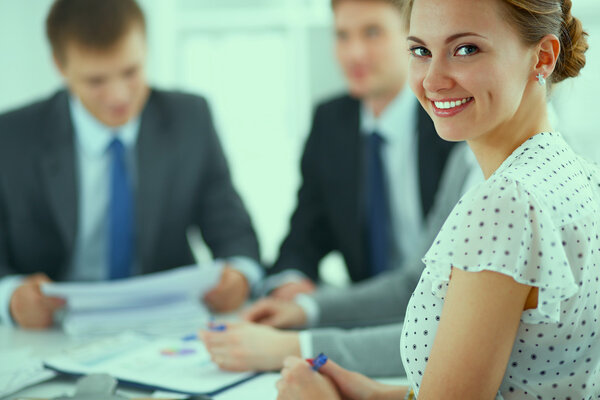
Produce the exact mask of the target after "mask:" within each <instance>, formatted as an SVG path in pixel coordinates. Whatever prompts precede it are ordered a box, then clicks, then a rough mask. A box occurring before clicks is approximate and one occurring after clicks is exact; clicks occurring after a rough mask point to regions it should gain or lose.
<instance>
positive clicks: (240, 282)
mask: <svg viewBox="0 0 600 400" xmlns="http://www.w3.org/2000/svg"><path fill="white" fill-rule="evenodd" d="M249 294H250V286H249V285H248V281H247V280H246V277H245V276H244V275H243V274H242V273H241V272H239V271H236V270H235V269H233V268H231V267H228V266H225V268H223V274H222V275H221V280H220V281H219V283H218V284H217V286H215V287H214V288H213V289H212V290H211V291H209V292H208V293H207V294H206V295H205V296H204V302H205V303H206V305H207V306H208V307H209V308H211V309H212V310H213V311H216V312H230V311H233V310H236V309H237V308H238V307H240V306H241V305H242V304H244V302H245V301H246V299H247V298H248V295H249Z"/></svg>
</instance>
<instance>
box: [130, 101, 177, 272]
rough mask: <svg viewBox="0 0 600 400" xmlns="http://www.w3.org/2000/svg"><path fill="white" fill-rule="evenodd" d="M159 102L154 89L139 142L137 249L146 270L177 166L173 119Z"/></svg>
mask: <svg viewBox="0 0 600 400" xmlns="http://www.w3.org/2000/svg"><path fill="white" fill-rule="evenodd" d="M159 102H160V97H159V95H157V93H156V92H154V91H153V92H152V93H151V95H150V97H149V99H148V103H147V104H146V107H145V109H144V111H143V113H142V120H141V124H140V132H139V135H138V139H137V144H136V159H137V174H138V186H137V191H136V227H137V232H136V233H137V241H136V244H137V246H136V250H137V254H138V258H137V259H138V260H139V262H140V266H141V268H142V271H143V270H144V267H145V266H146V265H147V264H148V260H150V259H151V257H152V249H153V242H154V238H155V237H156V233H157V230H158V229H159V227H160V218H161V215H162V214H163V212H162V207H163V203H164V199H165V195H166V192H167V191H168V190H167V187H168V183H169V177H170V176H171V173H172V171H173V170H174V165H175V160H174V152H173V151H171V148H172V147H173V146H175V143H174V141H175V140H176V138H175V137H174V136H173V135H169V122H168V120H167V118H166V116H165V115H164V113H163V109H162V108H161V107H160V104H159Z"/></svg>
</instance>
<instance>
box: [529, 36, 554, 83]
mask: <svg viewBox="0 0 600 400" xmlns="http://www.w3.org/2000/svg"><path fill="white" fill-rule="evenodd" d="M559 54H560V41H559V40H558V38H557V37H556V35H550V34H549V35H546V36H544V37H543V38H542V40H540V42H539V43H538V45H537V47H536V55H535V56H536V64H535V68H534V70H533V76H534V78H535V79H538V80H539V78H538V77H539V76H540V75H541V76H542V77H543V78H544V79H547V78H548V77H549V76H550V75H552V72H553V71H554V67H555V66H556V61H557V60H558V55H559Z"/></svg>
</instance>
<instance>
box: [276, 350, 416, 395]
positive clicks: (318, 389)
mask: <svg viewBox="0 0 600 400" xmlns="http://www.w3.org/2000/svg"><path fill="white" fill-rule="evenodd" d="M277 389H278V390H279V396H278V397H277V399H278V400H293V399H324V400H325V399H326V400H329V399H344V400H376V399H381V400H385V399H402V398H403V397H404V396H405V395H406V391H407V390H408V389H407V388H406V387H400V386H389V385H384V384H383V383H379V382H376V381H374V380H372V379H369V378H367V377H366V376H364V375H361V374H359V373H357V372H352V371H348V370H346V369H344V368H342V367H340V366H339V365H337V364H336V363H335V362H333V361H331V360H328V361H327V363H325V365H323V366H322V367H321V368H320V369H319V372H315V371H313V370H312V369H311V368H310V365H309V364H308V363H307V362H306V361H304V360H301V359H299V358H297V357H288V358H286V360H285V361H284V369H283V370H282V371H281V379H280V380H279V381H278V382H277Z"/></svg>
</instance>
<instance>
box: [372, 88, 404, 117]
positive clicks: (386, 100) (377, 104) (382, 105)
mask: <svg viewBox="0 0 600 400" xmlns="http://www.w3.org/2000/svg"><path fill="white" fill-rule="evenodd" d="M401 90H402V87H400V88H399V89H397V90H390V91H388V92H385V93H378V94H377V95H373V96H366V97H365V98H364V100H363V101H364V103H365V105H366V106H367V108H368V109H369V110H370V111H371V112H372V113H373V115H374V116H375V118H379V117H380V116H381V114H383V111H385V109H386V108H387V106H388V105H390V103H391V102H392V101H393V100H394V99H395V98H396V96H398V94H399V93H400V91H401Z"/></svg>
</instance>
